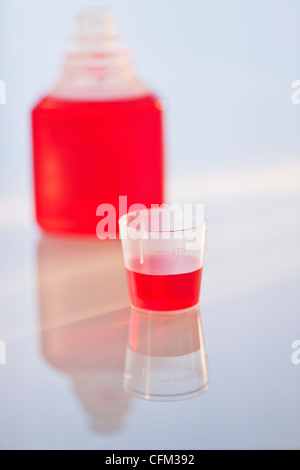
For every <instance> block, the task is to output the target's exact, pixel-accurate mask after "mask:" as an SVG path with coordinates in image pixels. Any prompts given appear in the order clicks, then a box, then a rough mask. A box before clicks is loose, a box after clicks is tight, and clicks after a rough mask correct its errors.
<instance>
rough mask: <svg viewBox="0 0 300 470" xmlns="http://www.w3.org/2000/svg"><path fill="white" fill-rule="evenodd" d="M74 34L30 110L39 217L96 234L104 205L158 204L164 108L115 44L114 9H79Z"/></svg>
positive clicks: (46, 225) (48, 226) (55, 227)
mask: <svg viewBox="0 0 300 470" xmlns="http://www.w3.org/2000/svg"><path fill="white" fill-rule="evenodd" d="M75 40H76V41H77V44H78V47H77V51H76V52H74V53H70V54H67V55H66V57H65V61H64V69H63V75H62V77H61V79H60V81H59V82H58V83H57V85H56V86H55V88H54V90H53V91H52V92H51V93H50V95H49V96H47V97H45V98H44V99H42V100H41V101H40V103H38V105H37V106H36V107H35V108H34V109H33V112H32V123H33V150H34V176H35V197H36V198H35V201H36V216H37V221H38V223H39V224H40V226H41V227H42V228H43V229H45V230H49V231H56V232H77V233H95V230H96V225H97V223H96V222H97V219H96V209H97V207H98V205H100V204H102V203H109V204H112V205H114V207H115V208H116V209H117V208H118V204H119V196H120V195H123V196H127V198H128V207H129V206H130V205H132V204H135V203H141V204H144V205H146V206H150V205H151V204H154V203H157V204H161V203H162V202H163V148H162V147H163V144H162V107H161V104H160V102H159V101H158V99H157V98H156V97H155V96H154V95H152V94H151V93H150V92H149V91H148V89H147V88H146V87H145V86H144V85H143V84H142V83H141V82H140V81H139V80H138V79H137V78H136V77H135V75H134V73H133V70H132V66H131V61H130V57H129V53H128V51H127V50H124V49H119V48H118V46H117V40H118V34H117V30H116V25H115V17H114V14H113V12H110V11H105V10H104V11H102V10H100V11H94V12H90V13H88V12H86V13H82V14H81V15H79V21H78V31H77V34H76V36H75ZM116 228H117V230H118V227H116Z"/></svg>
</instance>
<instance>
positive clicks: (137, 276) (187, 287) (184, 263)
mask: <svg viewBox="0 0 300 470" xmlns="http://www.w3.org/2000/svg"><path fill="white" fill-rule="evenodd" d="M197 264H198V263H197V260H196V259H195V258H191V257H187V256H186V257H183V256H180V255H179V256H176V255H166V256H157V257H156V256H151V257H149V258H146V259H145V260H144V263H143V264H140V260H139V259H137V260H133V262H132V263H131V266H132V268H133V269H132V270H131V269H127V270H126V271H127V280H128V286H129V292H130V297H131V303H132V305H133V306H134V307H138V308H141V309H146V310H159V311H172V310H182V309H185V308H190V307H193V306H194V305H197V303H198V302H199V294H200V286H201V277H202V268H200V269H199V268H197ZM135 266H136V267H137V269H138V271H139V272H138V271H135V269H134V268H135ZM189 269H190V270H189ZM179 270H183V271H188V272H184V273H179V274H165V273H166V272H170V273H172V272H175V273H176V271H177V272H178V271H179ZM141 271H145V272H141ZM149 271H151V272H152V273H153V274H148V273H149Z"/></svg>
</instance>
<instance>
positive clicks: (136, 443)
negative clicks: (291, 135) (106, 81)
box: [0, 171, 300, 449]
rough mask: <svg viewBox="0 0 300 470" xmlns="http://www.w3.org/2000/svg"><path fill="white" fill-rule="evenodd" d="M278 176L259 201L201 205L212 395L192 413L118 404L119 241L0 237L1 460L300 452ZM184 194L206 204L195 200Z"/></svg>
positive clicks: (298, 369) (128, 399)
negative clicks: (113, 452)
mask: <svg viewBox="0 0 300 470" xmlns="http://www.w3.org/2000/svg"><path fill="white" fill-rule="evenodd" d="M293 173H295V172H294V171H293V172H291V174H290V180H291V181H292V179H293ZM283 175H284V172H281V173H280V172H279V173H278V175H277V176H276V177H275V176H274V175H273V176H272V177H271V176H270V177H269V180H267V181H266V185H267V188H268V189H267V190H266V191H265V192H263V191H257V192H255V190H253V192H252V193H250V192H248V191H247V187H246V189H245V190H244V191H243V187H240V189H239V192H238V193H236V194H234V195H231V194H230V193H229V192H227V193H226V192H224V193H223V195H222V197H215V196H214V195H212V194H211V196H210V197H207V198H206V199H205V200H204V202H205V203H206V205H205V208H206V216H207V217H208V220H209V229H208V242H207V253H206V258H205V266H204V271H203V281H202V288H201V296H200V308H201V320H202V326H203V333H204V341H205V353H206V358H207V368H208V375H209V389H208V391H207V392H206V393H204V394H202V395H201V396H199V397H196V398H192V399H190V400H184V401H176V402H155V401H149V400H143V399H142V400H141V399H138V398H135V397H133V396H132V394H130V393H127V392H126V391H125V390H124V383H123V382H124V372H125V369H126V364H125V359H126V351H128V344H129V338H130V308H129V303H128V294H127V285H126V277H125V272H124V267H123V260H122V255H121V247H120V244H119V241H111V242H110V241H109V242H108V243H103V242H100V241H97V240H90V241H82V240H81V239H74V240H71V241H70V240H68V239H67V238H59V237H58V238H56V237H54V238H52V237H45V236H42V235H41V234H40V233H39V232H38V231H37V229H34V228H33V226H31V225H30V224H29V225H28V224H27V225H25V224H23V225H24V227H23V228H22V224H21V223H20V227H19V228H17V227H16V226H15V227H10V226H9V224H8V225H7V226H6V228H4V227H3V229H2V231H1V235H0V238H1V242H0V259H1V283H0V303H1V320H0V339H1V340H3V341H5V342H6V352H7V364H6V365H0V383H1V387H0V416H1V426H0V447H1V448H12V449H15V448H22V449H23V448H24V449H31V448H33V449H39V448H41V449H48V448H49V449H54V448H55V449H56V448H61V449H64V448H68V449H69V448H70V449H74V448H85V449H101V448H103V449H130V448H131V449H138V448H141V449H202V448H208V449H214V448H225V449H226V448H293V449H296V448H298V449H299V448H300V400H299V396H300V364H299V365H294V364H293V363H292V353H293V352H294V351H293V349H292V348H291V345H292V342H293V341H294V340H297V339H298V340H299V339H300V315H299V306H300V293H299V272H300V270H299V267H300V246H299V235H300V221H299V217H298V210H299V209H298V208H299V200H300V192H299V190H298V189H297V186H296V185H294V186H293V185H291V187H290V190H289V189H288V187H283ZM259 176H260V175H259V174H257V175H254V179H253V181H252V187H253V189H254V188H255V182H258V181H259ZM232 181H233V183H234V184H235V187H237V181H235V180H234V179H232ZM191 187H192V186H191V185H187V186H186V187H185V189H186V191H187V193H188V191H189V189H190V188H191ZM175 189H176V188H175ZM183 189H184V188H182V187H181V188H178V189H177V194H179V193H180V192H182V191H183ZM193 191H194V198H195V199H196V200H202V201H203V199H201V198H202V195H201V188H199V191H198V193H197V189H194V190H193ZM173 196H174V198H175V196H176V190H174V191H173ZM146 331H147V329H146ZM163 331H164V330H163V329H161V330H160V329H158V330H157V331H156V334H158V335H159V334H163ZM187 332H188V328H183V329H182V338H186V337H187V336H186V335H187ZM143 334H144V333H143ZM138 337H139V338H143V335H141V334H140V335H139V336H138ZM165 337H166V336H164V338H165ZM144 338H145V337H144ZM172 342H173V344H174V336H173V337H170V343H169V344H171V343H172ZM144 344H146V345H147V344H148V345H149V342H147V341H146V342H145V341H144ZM150 344H151V342H150ZM154 344H155V343H154ZM161 344H163V345H164V347H167V346H168V342H166V343H161ZM144 352H145V351H144ZM151 354H152V353H151ZM151 354H148V353H147V354H146V355H148V356H151ZM160 354H161V353H160ZM161 355H162V356H163V354H161ZM152 364H153V363H152ZM148 370H153V368H152V369H148Z"/></svg>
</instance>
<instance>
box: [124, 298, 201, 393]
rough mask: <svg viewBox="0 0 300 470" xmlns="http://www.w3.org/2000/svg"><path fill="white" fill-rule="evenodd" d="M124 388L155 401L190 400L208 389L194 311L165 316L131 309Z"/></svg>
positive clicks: (198, 317)
mask: <svg viewBox="0 0 300 470" xmlns="http://www.w3.org/2000/svg"><path fill="white" fill-rule="evenodd" d="M124 387H125V390H127V391H128V392H130V393H132V394H133V395H134V396H137V397H139V398H143V399H148V400H157V401H173V400H183V399H186V398H192V397H195V396H197V395H199V394H201V393H203V392H204V391H206V390H207V389H208V374H207V365H206V357H205V350H204V343H203V336H202V327H201V320H200V314H199V309H198V308H197V307H194V308H192V309H191V310H189V311H187V312H185V313H181V314H178V313H177V314H172V313H168V315H166V314H158V313H157V312H154V313H146V312H141V311H138V310H134V309H132V313H131V327H130V339H129V346H128V348H127V355H126V366H125V374H124Z"/></svg>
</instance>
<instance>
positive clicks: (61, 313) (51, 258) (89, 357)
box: [38, 237, 130, 432]
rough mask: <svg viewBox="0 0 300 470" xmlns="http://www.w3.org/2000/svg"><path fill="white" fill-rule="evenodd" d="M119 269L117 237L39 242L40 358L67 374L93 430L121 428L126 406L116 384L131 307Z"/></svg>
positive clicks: (124, 395)
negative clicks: (102, 240) (103, 239)
mask: <svg viewBox="0 0 300 470" xmlns="http://www.w3.org/2000/svg"><path fill="white" fill-rule="evenodd" d="M121 266H122V253H121V248H120V243H119V241H118V240H106V241H105V242H103V243H102V242H99V241H97V240H96V241H94V240H83V239H68V238H57V237H44V238H42V240H41V241H40V245H39V249H38V276H39V294H40V299H39V300H40V322H41V344H42V352H43V356H44V358H45V359H46V360H47V362H49V363H50V364H51V365H53V366H54V367H56V368H57V369H59V370H61V371H63V372H64V373H65V374H67V375H68V376H69V377H70V380H71V381H72V384H73V388H74V391H75V393H76V395H77V396H78V397H79V398H80V400H81V402H82V404H83V406H84V409H85V411H86V413H87V414H88V415H89V416H90V418H91V422H92V428H93V430H94V431H98V432H112V431H116V430H118V429H120V428H121V427H122V425H123V419H124V415H125V413H126V411H127V408H128V405H129V396H128V394H127V393H125V392H124V390H123V386H122V381H123V372H124V361H125V351H126V345H127V339H128V327H129V317H130V309H129V308H128V307H127V305H128V296H127V286H126V278H125V276H124V272H123V270H122V269H120V267H121ZM107 311H111V312H110V313H106V312H107Z"/></svg>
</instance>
